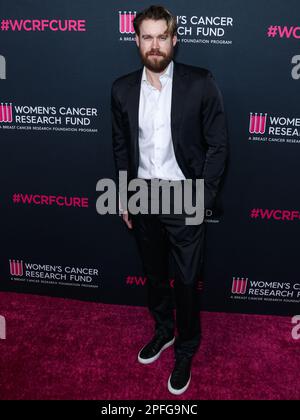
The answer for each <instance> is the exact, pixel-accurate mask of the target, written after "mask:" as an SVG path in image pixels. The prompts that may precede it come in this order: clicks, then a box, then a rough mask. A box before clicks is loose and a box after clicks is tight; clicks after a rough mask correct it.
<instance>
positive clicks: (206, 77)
mask: <svg viewBox="0 0 300 420" xmlns="http://www.w3.org/2000/svg"><path fill="white" fill-rule="evenodd" d="M142 73H143V68H141V69H140V70H138V71H135V72H133V73H130V74H128V75H125V76H122V77H120V78H118V79H117V80H115V81H114V83H113V85H112V90H111V111H112V137H113V152H114V160H115V167H116V171H117V178H118V172H119V171H120V170H126V171H127V173H128V181H130V180H131V179H134V178H137V172H138V166H139V142H138V139H139V126H138V116H139V98H140V88H141V79H142ZM171 132H172V141H173V146H174V153H175V157H176V160H177V163H178V165H179V167H180V169H181V171H182V173H183V174H184V176H185V177H186V178H189V179H193V180H195V179H197V178H204V185H205V208H212V207H213V204H214V200H215V197H216V194H217V191H218V186H219V183H220V180H221V177H222V174H223V172H224V168H225V161H226V155H227V129H226V121H225V114H224V108H223V101H222V97H221V93H220V91H219V89H218V87H217V85H216V83H215V81H214V79H213V76H212V74H211V73H210V72H209V71H208V70H206V69H203V68H199V67H194V66H189V65H185V64H181V63H177V62H174V73H173V88H172V102H171Z"/></svg>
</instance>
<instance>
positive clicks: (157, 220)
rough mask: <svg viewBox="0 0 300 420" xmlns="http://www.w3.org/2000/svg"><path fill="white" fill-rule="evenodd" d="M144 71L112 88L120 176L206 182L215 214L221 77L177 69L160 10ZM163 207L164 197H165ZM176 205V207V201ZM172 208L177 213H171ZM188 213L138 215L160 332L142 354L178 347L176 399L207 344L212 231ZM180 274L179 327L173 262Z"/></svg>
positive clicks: (146, 20)
mask: <svg viewBox="0 0 300 420" xmlns="http://www.w3.org/2000/svg"><path fill="white" fill-rule="evenodd" d="M134 28H135V32H136V43H137V46H138V48H139V51H140V55H141V59H142V61H143V64H144V67H143V68H142V69H140V70H138V71H135V72H133V73H130V74H128V75H126V76H123V77H120V78H119V79H117V80H116V81H115V82H114V83H113V86H112V96H111V107H112V131H113V150H114V160H115V165H116V170H117V173H118V172H119V171H127V174H128V180H132V179H136V178H140V179H144V180H147V183H148V185H149V203H150V201H151V188H150V183H151V180H153V179H158V180H168V181H175V182H178V183H182V182H184V181H185V180H187V179H189V180H192V181H193V182H195V181H196V180H197V179H202V178H203V179H204V191H205V196H204V204H205V208H212V207H213V204H214V201H215V197H216V194H217V191H218V187H219V183H220V180H221V177H222V174H223V172H224V168H225V161H226V155H227V130H226V123H225V115H224V109H223V104H222V98H221V94H220V91H219V89H218V87H217V86H216V84H215V81H214V79H213V77H212V74H211V73H210V72H209V71H208V70H206V69H203V68H198V67H193V66H188V65H184V64H179V63H177V62H174V61H173V54H174V48H175V45H176V43H177V36H176V33H177V25H176V18H175V17H174V16H172V15H171V14H170V12H169V11H168V10H167V9H165V8H164V7H161V6H151V7H149V8H148V9H146V10H144V11H142V12H141V13H139V14H138V15H137V16H136V17H135V20H134ZM160 198H161V199H163V197H160ZM173 207H174V203H173ZM171 208H172V206H171ZM185 216H186V215H185V214H184V213H182V214H175V212H174V208H173V210H172V209H171V211H170V214H167V215H166V214H160V213H159V214H130V212H127V211H125V212H123V213H122V217H123V220H124V222H125V223H126V224H127V226H128V228H129V229H133V232H134V234H135V237H136V240H137V244H138V248H139V251H140V253H141V258H142V262H143V266H144V269H145V273H146V275H147V286H148V306H149V310H150V312H151V314H152V315H153V317H154V320H155V334H154V337H153V338H152V340H151V341H150V342H149V343H148V344H146V345H145V346H144V347H143V348H142V349H141V351H140V352H139V354H138V361H139V362H140V363H143V364H149V363H152V362H154V361H155V360H157V359H158V357H159V356H160V354H161V353H162V351H163V350H165V349H166V348H168V347H170V346H171V345H173V343H175V344H174V349H175V366H174V369H173V371H172V373H171V375H170V377H169V380H168V389H169V391H170V392H171V393H172V394H175V395H179V394H182V393H183V392H184V391H185V390H186V389H187V388H188V386H189V383H190V380H191V362H192V358H193V356H194V354H195V353H196V351H197V349H198V347H199V344H200V341H201V327H200V320H199V307H198V294H197V289H198V280H199V272H200V267H201V262H202V259H203V246H204V223H201V224H198V225H192V226H190V225H186V224H185ZM169 257H171V259H172V263H173V269H174V294H175V304H176V327H177V331H178V335H177V337H176V339H175V336H174V329H175V321H174V318H173V306H172V302H173V300H172V299H173V295H172V289H171V288H170V284H169V281H168V278H169V275H168V262H169Z"/></svg>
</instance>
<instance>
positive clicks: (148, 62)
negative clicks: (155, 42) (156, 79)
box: [141, 48, 174, 73]
mask: <svg viewBox="0 0 300 420" xmlns="http://www.w3.org/2000/svg"><path fill="white" fill-rule="evenodd" d="M154 53H155V54H158V55H159V56H154V57H153V56H152V55H151V54H154ZM173 53H174V49H173V48H172V50H171V51H170V53H169V54H165V53H162V52H160V51H159V50H151V51H148V52H147V53H146V54H145V55H144V54H142V53H141V58H142V61H143V64H144V65H145V67H146V68H147V69H148V70H150V71H153V72H154V73H161V72H163V71H164V70H165V69H166V68H167V67H168V65H169V64H170V62H171V61H172V58H173Z"/></svg>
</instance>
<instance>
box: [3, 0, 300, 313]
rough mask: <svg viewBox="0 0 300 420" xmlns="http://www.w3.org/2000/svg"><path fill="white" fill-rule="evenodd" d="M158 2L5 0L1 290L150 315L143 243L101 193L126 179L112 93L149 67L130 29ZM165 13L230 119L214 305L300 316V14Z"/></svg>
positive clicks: (187, 6)
mask: <svg viewBox="0 0 300 420" xmlns="http://www.w3.org/2000/svg"><path fill="white" fill-rule="evenodd" d="M149 5H150V4H149V3H148V2H146V1H130V0H128V1H113V2H109V3H104V2H99V1H97V0H87V1H83V0H52V1H51V2H40V1H38V0H13V1H10V2H8V1H6V2H5V1H3V0H1V3H0V40H1V42H0V144H1V154H0V159H1V163H0V171H1V187H0V188H1V194H0V200H1V219H0V223H1V259H0V289H1V290H7V291H14V292H22V293H35V294H43V295H50V296H63V297H70V298H79V299H84V300H93V301H99V302H104V303H116V304H128V305H145V303H146V297H145V295H146V294H145V285H146V282H147V278H146V277H145V275H144V273H143V270H142V266H141V262H140V259H139V255H138V252H137V248H136V244H135V240H134V236H133V233H132V232H130V231H128V229H127V228H126V226H125V224H124V223H123V222H122V220H121V219H120V217H119V216H117V215H115V216H114V215H105V216H101V215H99V214H98V213H97V211H96V202H97V198H98V197H99V194H100V193H99V192H97V191H96V185H97V182H98V181H99V180H100V179H102V178H114V177H115V170H114V165H113V155H112V141H111V121H110V88H111V83H112V81H113V80H114V79H115V78H117V77H119V76H120V75H123V74H125V73H129V72H131V71H134V70H136V69H137V68H139V67H140V66H141V63H140V59H139V54H138V51H137V48H136V44H135V39H134V32H133V27H132V18H133V16H134V15H135V13H136V12H137V11H139V10H141V9H143V8H145V7H147V6H149ZM163 5H164V6H166V7H167V8H169V9H170V10H171V11H172V12H173V14H175V15H176V16H177V19H178V35H179V39H180V42H179V44H178V48H177V51H176V57H175V59H176V60H177V61H179V62H184V63H186V64H191V65H196V66H200V67H204V68H208V69H209V70H211V72H212V73H213V74H214V76H215V79H216V80H217V83H218V85H219V87H220V88H221V90H222V92H223V96H224V102H225V106H226V113H227V117H228V130H229V135H230V158H229V161H228V168H227V171H226V177H225V180H224V183H223V186H222V191H221V194H220V196H219V200H218V203H217V206H216V209H215V210H214V212H209V213H207V214H206V222H205V223H206V224H207V238H206V252H205V265H204V270H203V276H202V278H201V279H200V282H199V288H201V289H202V293H203V307H204V309H206V310H216V311H226V312H243V313H261V314H267V313H269V314H286V315H288V314H295V313H298V308H299V303H300V275H299V245H298V244H299V237H300V194H299V192H300V188H299V185H298V182H299V181H298V179H299V175H300V170H299V157H300V107H299V94H300V3H299V1H298V0H289V1H287V2H282V1H281V0H272V1H267V0H252V1H251V2H241V1H239V0H227V1H226V2H224V1H223V0H202V1H200V2H199V1H196V0H193V1H192V0H190V1H179V0H178V1H175V0H173V1H165V2H164V3H163ZM171 273H172V270H171V271H170V283H171V285H172V274H171Z"/></svg>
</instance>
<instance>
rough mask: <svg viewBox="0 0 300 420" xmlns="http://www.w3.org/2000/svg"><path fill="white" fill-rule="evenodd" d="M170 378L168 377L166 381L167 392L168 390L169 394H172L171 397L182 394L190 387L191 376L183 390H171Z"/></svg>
mask: <svg viewBox="0 0 300 420" xmlns="http://www.w3.org/2000/svg"><path fill="white" fill-rule="evenodd" d="M171 376H172V375H170V377H169V380H168V390H169V392H171V394H173V395H180V394H183V393H184V392H185V391H186V390H187V389H188V387H189V385H190V382H191V379H192V375H191V374H190V379H189V380H188V382H187V384H186V385H185V386H184V387H183V388H181V389H174V388H172V385H171Z"/></svg>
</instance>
